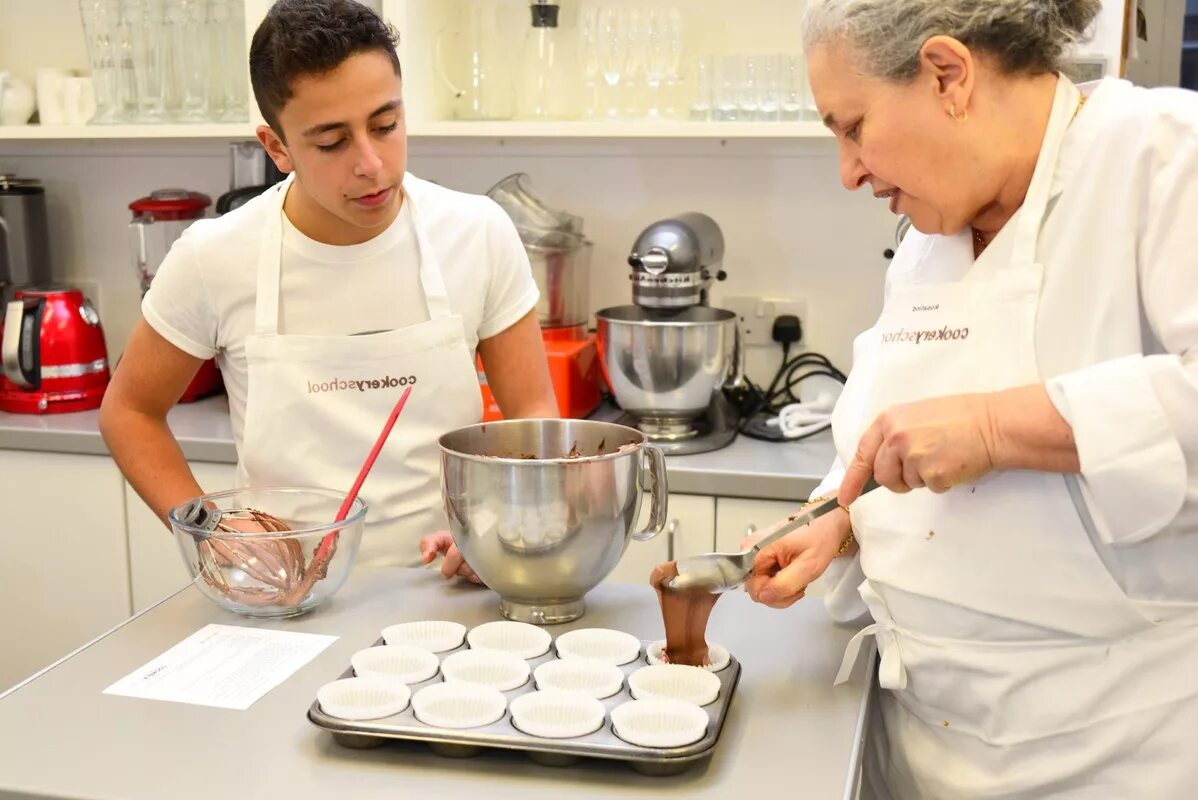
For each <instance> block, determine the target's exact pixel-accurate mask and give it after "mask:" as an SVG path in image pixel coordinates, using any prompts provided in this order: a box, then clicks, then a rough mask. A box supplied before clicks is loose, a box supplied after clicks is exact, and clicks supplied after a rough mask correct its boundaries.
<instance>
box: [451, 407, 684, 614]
mask: <svg viewBox="0 0 1198 800" xmlns="http://www.w3.org/2000/svg"><path fill="white" fill-rule="evenodd" d="M439 444H440V446H441V494H442V496H443V498H444V500H445V510H446V513H447V515H448V517H449V527H450V530H451V532H452V533H453V540H454V542H455V543H456V544H457V546H458V548H459V549H461V551H462V555H463V556H465V558H466V562H467V563H468V564H470V566H471V567H473V568H474V571H475V572H477V573H478V576H479V577H480V578H482V580H483V581H484V582H485V583H486V584H487V586H489V587H491V588H492V589H494V590H495V591H496V592H497V593H498V594H499V597H500V610H501V611H502V612H503V615H504V616H506V617H508V618H509V619H514V620H517V621H520V622H531V623H535V624H538V625H549V624H554V623H558V622H569V621H570V620H573V619H577V618H578V617H580V616H582V615H583V613H584V611H585V610H586V604H585V603H584V601H583V596H584V595H585V594H586V593H587V592H588V591H590V590H591V589H593V588H594V587H595V586H597V585H598V584H599V582H600V581H602V580H603V579H604V578H605V577H607V575H608V573H610V572H611V571H612V569H613V568H614V567H615V566H616V564H617V563H618V562H619V560H620V556H621V555H623V553H624V549H625V548H626V547H627V546H628V542H629V539H635V540H637V541H645V540H647V539H652V538H653V537H654V536H656V535H657V534H659V533H661V532H662V530H663V529H664V528H665V526H666V502H667V501H666V492H667V487H666V467H665V457H664V456H663V455H662V452H661V451H660V450H659V449H657V448H656V447H653V446H652V445H649V444H648V443H647V442H646V438H645V435H644V434H643V433H641V432H640V431H637V430H635V429H633V428H628V427H626V426H623V425H615V424H612V423H609V422H592V421H589V420H564V419H563V420H557V419H546V420H536V419H530V420H511V421H505V422H488V423H483V424H481V425H472V426H470V427H467V428H461V429H458V430H456V431H451V432H449V433H447V434H445V435H444V436H442V437H441V438H440V440H439ZM646 491H648V492H649V493H650V496H651V499H652V507H651V514H650V519H649V522H648V524H647V526H646V528H645V529H644V530H640V531H636V530H635V526H636V524H637V520H638V518H639V514H640V508H641V497H642V495H643V493H644V492H646ZM645 579H646V580H648V576H647V575H646V576H645Z"/></svg>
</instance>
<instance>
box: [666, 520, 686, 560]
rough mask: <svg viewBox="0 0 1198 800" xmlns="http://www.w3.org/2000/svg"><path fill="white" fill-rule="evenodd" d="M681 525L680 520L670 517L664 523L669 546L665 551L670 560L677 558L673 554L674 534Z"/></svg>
mask: <svg viewBox="0 0 1198 800" xmlns="http://www.w3.org/2000/svg"><path fill="white" fill-rule="evenodd" d="M681 525H682V522H681V521H680V520H677V519H672V520H670V521H669V522H668V523H666V530H665V534H666V541H667V542H669V544H670V546H669V548H667V549H666V552H667V553H669V554H670V560H671V561H673V560H674V559H676V558H677V556H675V555H674V534H676V533H678V528H679V526H681Z"/></svg>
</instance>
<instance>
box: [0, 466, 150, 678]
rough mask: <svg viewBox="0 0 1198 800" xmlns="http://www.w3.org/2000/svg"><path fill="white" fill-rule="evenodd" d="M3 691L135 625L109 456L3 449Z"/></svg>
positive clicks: (121, 514)
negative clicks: (128, 622) (127, 623)
mask: <svg viewBox="0 0 1198 800" xmlns="http://www.w3.org/2000/svg"><path fill="white" fill-rule="evenodd" d="M0 475H3V476H4V494H3V497H4V517H5V520H4V522H5V524H4V526H3V529H4V536H3V537H0V606H2V607H3V608H4V611H5V613H4V614H3V615H2V616H0V642H3V644H0V691H3V690H4V689H6V688H7V687H8V686H10V685H12V684H14V683H17V682H18V681H20V680H23V679H24V678H26V677H28V676H29V675H31V674H32V673H34V672H36V671H37V670H39V669H41V668H43V667H46V666H48V665H49V664H52V663H53V662H54V661H56V660H57V659H59V658H61V657H62V656H65V655H66V654H67V653H69V652H71V651H72V650H74V649H75V648H77V647H80V646H82V645H84V644H86V643H87V642H88V641H90V640H91V639H93V638H95V637H97V636H99V635H100V634H102V633H104V632H105V631H107V630H108V629H109V628H112V627H113V626H115V625H117V624H119V623H120V622H121V621H122V620H124V619H126V618H127V617H128V616H129V563H128V557H129V556H128V550H127V549H126V547H127V546H126V540H125V509H124V501H123V498H122V497H121V486H122V480H121V473H120V470H118V469H117V467H116V464H114V463H113V462H112V459H110V458H108V457H107V456H90V455H70V454H65V453H42V452H32V451H30V452H26V451H17V450H0Z"/></svg>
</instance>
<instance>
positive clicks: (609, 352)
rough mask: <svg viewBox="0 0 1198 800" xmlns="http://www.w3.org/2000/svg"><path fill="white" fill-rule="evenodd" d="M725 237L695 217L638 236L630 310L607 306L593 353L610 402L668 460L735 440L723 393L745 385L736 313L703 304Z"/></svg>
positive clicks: (719, 273) (720, 275)
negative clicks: (598, 360)
mask: <svg viewBox="0 0 1198 800" xmlns="http://www.w3.org/2000/svg"><path fill="white" fill-rule="evenodd" d="M723 259H724V236H723V233H722V232H721V231H720V228H719V226H718V225H717V224H716V222H715V220H713V219H712V218H711V217H709V216H707V215H705V214H699V213H695V212H691V213H686V214H679V215H678V216H676V217H672V218H670V219H665V220H660V221H658V222H655V223H653V224H652V225H650V226H649V227H648V228H646V229H645V230H644V231H642V232H641V234H640V236H638V237H637V240H636V243H635V244H634V245H633V248H632V253H631V254H630V255H629V256H628V263H629V265H630V266H631V267H632V275H631V279H632V301H633V305H626V306H614V307H612V308H605V309H603V310H601V311H599V312H598V314H597V315H596V316H597V317H598V320H599V327H598V346H599V353H600V357H601V359H602V364H603V373H604V376H605V377H606V379H607V382H608V385H609V386H611V390H612V394H613V395H614V396H615V398H616V402H617V403H619V405H620V407H621V408H623V409H624V411H625V413H626V414H628V415H629V416H631V417H632V420H633V424H634V425H635V426H636V427H637V428H639V429H640V430H641V431H642V432H643V433H644V434H645V435H646V436H648V437H649V440H650V441H652V442H653V443H654V444H656V445H657V446H659V447H661V449H663V450H664V451H665V452H666V453H667V454H672V455H685V454H688V453H702V452H706V451H709V450H717V449H719V448H721V447H724V446H726V445H728V444H730V443H731V442H732V440H733V439H735V438H736V430H737V420H736V414H735V412H734V410H733V408H732V405H731V404H730V403H729V402H728V401H727V400H726V399H725V397H724V391H723V390H724V389H725V388H732V387H734V386H736V385H737V384H739V383H740V382H741V380H742V374H743V365H742V348H741V343H740V329H739V327H738V325H737V322H736V314H735V313H734V312H732V311H728V310H725V309H722V308H712V307H711V306H710V305H709V298H708V292H709V290H710V288H711V286H712V284H713V283H714V282H715V281H722V280H724V278H725V277H727V275H726V273H725V272H724V270H723V269H722V268H721V267H722V264H723Z"/></svg>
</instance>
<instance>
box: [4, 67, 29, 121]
mask: <svg viewBox="0 0 1198 800" xmlns="http://www.w3.org/2000/svg"><path fill="white" fill-rule="evenodd" d="M36 107H37V102H36V101H35V100H34V96H33V87H32V86H30V85H29V84H28V83H26V82H25V81H23V80H21V79H20V78H18V77H16V76H15V75H13V74H12V73H10V72H6V71H0V125H24V124H25V123H27V122H29V118H30V117H32V116H33V110H34V109H35V108H36Z"/></svg>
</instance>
